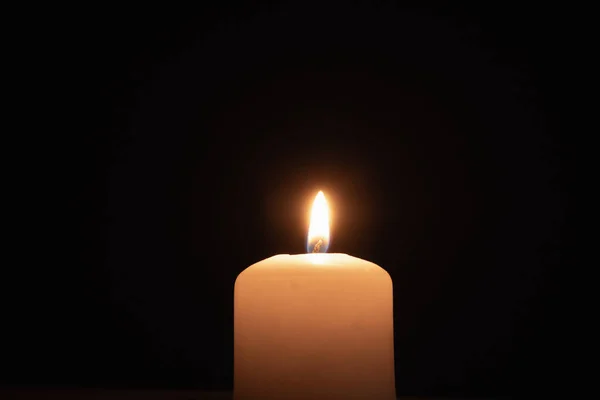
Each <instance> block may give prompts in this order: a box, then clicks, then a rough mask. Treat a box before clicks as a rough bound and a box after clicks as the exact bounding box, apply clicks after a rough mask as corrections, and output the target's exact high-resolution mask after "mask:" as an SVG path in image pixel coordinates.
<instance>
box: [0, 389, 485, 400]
mask: <svg viewBox="0 0 600 400" xmlns="http://www.w3.org/2000/svg"><path fill="white" fill-rule="evenodd" d="M0 399H2V400H20V399H23V400H27V399H32V400H33V399H44V400H58V399H61V400H75V399H81V400H108V399H111V400H142V399H144V400H231V399H232V392H205V391H194V390H100V389H98V390H95V389H85V390H57V389H37V390H36V389H0ZM399 399H401V400H417V399H419V400H424V399H432V398H430V397H429V398H424V397H400V398H399ZM470 400H476V399H470Z"/></svg>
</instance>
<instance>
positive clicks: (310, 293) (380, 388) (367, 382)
mask: <svg viewBox="0 0 600 400" xmlns="http://www.w3.org/2000/svg"><path fill="white" fill-rule="evenodd" d="M326 207H327V206H326V203H325V198H324V196H323V194H322V192H319V195H317V198H316V199H315V204H314V205H313V213H312V214H313V215H312V217H311V227H310V228H309V232H310V234H309V238H308V244H309V246H308V247H309V249H313V250H315V251H320V252H324V251H326V248H327V245H328V243H329V222H328V213H327V208H326ZM323 210H324V211H323ZM316 218H321V220H318V221H317V220H316ZM323 219H324V220H325V221H324V222H323ZM392 298H393V294H392V280H391V278H390V276H389V275H388V273H387V272H386V271H384V270H383V269H382V268H380V267H379V266H377V265H375V264H373V263H371V262H368V261H365V260H362V259H360V258H356V257H352V256H349V255H347V254H322V253H312V254H300V255H289V254H283V255H277V256H274V257H271V258H268V259H266V260H263V261H260V262H258V263H256V264H254V265H251V266H250V267H248V268H247V269H245V270H244V271H242V273H241V274H240V275H239V276H238V278H237V280H236V282H235V299H234V332H235V333H234V398H235V399H236V400H247V399H252V400H254V399H264V400H270V399H278V400H283V399H328V400H336V399H340V400H341V399H371V400H379V399H386V400H391V399H395V381H394V332H393V304H392Z"/></svg>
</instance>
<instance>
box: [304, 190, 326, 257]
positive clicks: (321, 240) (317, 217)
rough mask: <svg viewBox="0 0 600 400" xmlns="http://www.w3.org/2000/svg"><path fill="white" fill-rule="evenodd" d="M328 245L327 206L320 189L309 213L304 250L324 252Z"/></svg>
mask: <svg viewBox="0 0 600 400" xmlns="http://www.w3.org/2000/svg"><path fill="white" fill-rule="evenodd" d="M328 247H329V208H328V207H327V201H326V200H325V195H324V194H323V192H322V191H319V193H317V197H315V201H314V202H313V206H312V212H311V214H310V225H309V227H308V240H307V243H306V250H307V252H309V253H325V252H327V248H328Z"/></svg>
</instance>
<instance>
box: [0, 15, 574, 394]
mask: <svg viewBox="0 0 600 400" xmlns="http://www.w3.org/2000/svg"><path fill="white" fill-rule="evenodd" d="M203 7H205V8H204V9H202V10H200V11H198V12H196V13H187V14H184V13H180V14H179V15H177V16H176V15H174V14H167V13H166V12H164V13H163V12H161V13H153V15H152V16H149V15H142V13H141V12H137V13H125V12H122V11H121V10H98V11H93V12H92V11H90V12H85V13H80V14H79V16H78V17H77V18H72V19H69V18H66V17H64V16H63V19H60V20H58V19H57V20H56V22H53V21H52V20H51V22H50V23H49V25H48V26H47V27H45V28H44V29H39V30H35V33H34V34H32V35H33V38H34V39H35V40H36V41H37V42H38V46H37V47H36V50H35V51H37V52H38V53H37V54H35V56H36V58H37V62H36V64H35V65H29V67H30V68H32V69H31V70H33V71H37V73H38V74H40V75H41V76H42V81H43V82H42V84H40V86H39V87H36V88H34V92H32V93H33V94H36V93H37V95H33V94H32V95H31V96H32V97H33V98H34V99H35V100H36V101H37V105H38V106H39V108H38V109H39V110H40V112H39V114H36V118H37V119H38V120H37V122H38V123H40V126H39V129H35V130H34V131H32V132H30V133H29V135H28V136H26V140H27V141H28V145H27V146H28V147H26V154H25V156H24V157H23V158H22V160H21V163H20V164H18V165H16V166H14V168H16V172H17V173H23V174H27V176H29V180H28V181H27V182H20V185H21V186H22V187H23V192H22V193H25V191H27V193H28V195H27V196H25V195H23V198H22V201H21V203H22V204H21V205H22V206H24V207H25V209H26V211H25V212H24V213H23V215H24V219H25V218H26V219H27V222H26V223H25V222H24V223H23V224H22V226H21V230H22V231H20V232H15V233H14V235H16V236H19V237H22V238H24V239H25V241H24V242H25V246H24V249H23V250H21V251H20V252H19V257H17V258H18V262H16V263H15V264H14V265H15V268H13V269H12V271H11V272H12V274H14V276H13V275H11V276H10V277H9V279H8V280H5V281H4V282H5V284H6V286H7V288H8V290H5V291H4V293H5V294H8V297H9V298H10V300H9V301H5V302H4V309H5V312H3V321H4V323H3V325H2V326H3V328H2V329H3V338H4V339H3V341H2V343H3V344H2V357H0V366H1V367H2V371H3V373H2V377H1V378H0V383H2V384H3V385H8V386H66V387H126V388H138V387H139V388H159V387H160V388H202V389H227V388H231V387H232V385H233V381H232V362H233V353H232V347H233V346H232V341H233V330H232V329H233V326H232V318H233V283H234V280H235V278H236V276H237V274H239V273H240V272H241V271H242V270H243V269H244V268H246V267H247V266H249V265H251V264H253V263H254V262H257V261H259V260H261V259H263V258H266V257H269V256H271V255H274V254H279V253H290V254H294V253H302V252H305V245H306V232H307V227H308V213H309V207H310V204H311V202H312V200H313V198H314V196H315V194H316V193H317V191H318V190H323V191H324V193H325V195H326V197H327V199H328V201H329V203H330V205H331V207H332V218H333V222H332V224H333V225H332V240H331V245H330V249H329V252H340V253H348V254H351V255H354V256H356V257H361V258H364V259H368V260H370V261H373V262H375V263H377V264H379V265H381V266H382V267H383V268H385V269H386V270H387V271H388V272H389V273H390V275H391V276H392V279H393V281H394V308H395V335H396V336H395V346H396V354H395V356H396V385H397V390H398V394H421V395H431V394H439V395H499V394H515V393H524V392H540V391H553V390H554V389H555V387H556V386H557V385H560V383H561V382H560V381H561V378H560V377H561V375H560V372H559V371H560V370H561V366H560V363H559V362H558V361H557V360H558V354H559V353H560V352H561V348H560V347H561V346H557V345H556V343H557V338H558V333H556V332H557V331H558V327H559V325H560V319H559V318H560V317H559V315H560V313H559V311H557V309H556V307H555V303H556V300H555V299H556V298H557V296H558V295H559V286H558V282H557V279H556V272H557V271H558V270H559V269H560V268H561V266H563V265H564V263H565V256H564V248H565V245H564V232H563V230H564V229H563V225H564V221H565V218H566V213H567V209H566V204H567V195H566V192H565V179H564V152H563V138H562V137H561V135H560V134H559V132H558V130H557V129H556V125H557V120H556V119H557V116H556V115H557V114H556V113H555V107H556V105H555V103H553V100H554V99H553V96H552V94H553V93H556V92H557V91H558V90H559V89H560V85H561V81H560V79H557V75H556V70H555V69H553V68H555V67H553V65H554V64H553V63H552V61H553V60H554V59H555V58H557V57H559V55H560V53H559V52H560V45H561V43H560V40H558V38H560V37H561V36H562V32H561V29H563V28H561V25H560V24H557V23H555V22H556V21H557V18H559V13H557V12H550V11H549V10H548V8H547V7H546V8H545V10H544V12H541V11H540V10H538V9H535V8H533V7H530V8H528V7H526V6H523V5H521V6H520V7H518V8H516V7H512V8H511V7H508V6H504V7H498V8H494V7H489V9H488V8H486V9H483V8H474V7H472V8H465V7H435V8H428V9H411V10H408V9H401V8H399V7H397V6H392V5H391V4H387V3H386V5H378V6H375V5H371V6H365V5H363V6H356V5H354V6H350V5H347V4H346V5H338V6H329V7H324V6H322V5H316V4H314V5H309V4H308V3H303V4H302V5H300V3H297V4H296V5H294V4H291V3H290V4H288V5H278V6H266V5H265V6H258V5H245V6H244V5H240V4H236V5H233V4H231V5H225V4H223V6H221V7H209V6H203ZM100 11H107V13H106V15H104V14H102V16H101V14H100ZM157 11H161V10H157ZM59 21H60V22H59ZM564 29H566V28H564ZM42 115H44V116H46V115H48V116H49V117H48V119H44V118H45V117H42ZM20 235H23V236H20Z"/></svg>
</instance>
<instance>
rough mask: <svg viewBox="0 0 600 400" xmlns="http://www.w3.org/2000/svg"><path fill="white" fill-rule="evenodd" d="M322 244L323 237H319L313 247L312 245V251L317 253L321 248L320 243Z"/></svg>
mask: <svg viewBox="0 0 600 400" xmlns="http://www.w3.org/2000/svg"><path fill="white" fill-rule="evenodd" d="M322 244H323V239H319V241H318V242H317V244H315V247H313V253H318V252H319V250H321V245H322Z"/></svg>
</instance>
